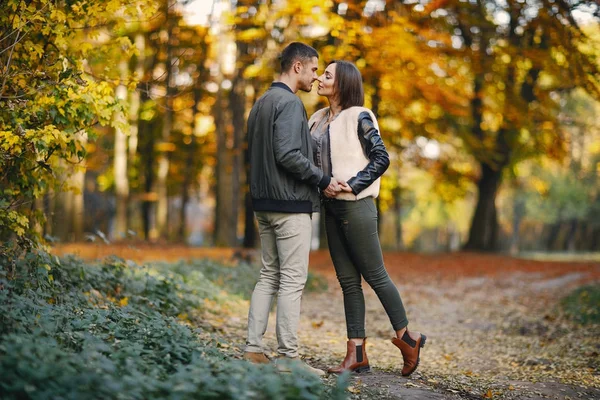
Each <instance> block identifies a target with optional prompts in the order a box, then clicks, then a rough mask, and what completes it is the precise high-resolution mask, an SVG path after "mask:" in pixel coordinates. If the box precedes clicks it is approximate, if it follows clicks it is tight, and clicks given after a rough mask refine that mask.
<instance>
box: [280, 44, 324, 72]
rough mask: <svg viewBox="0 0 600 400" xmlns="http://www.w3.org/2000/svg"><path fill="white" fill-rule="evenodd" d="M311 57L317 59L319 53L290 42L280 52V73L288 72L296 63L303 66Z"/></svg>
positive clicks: (307, 46) (308, 47)
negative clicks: (298, 62)
mask: <svg viewBox="0 0 600 400" xmlns="http://www.w3.org/2000/svg"><path fill="white" fill-rule="evenodd" d="M313 57H317V58H319V53H317V51H316V50H315V49H313V48H312V47H310V46H309V45H307V44H304V43H300V42H292V43H290V44H289V45H287V47H286V48H285V49H283V51H282V52H281V72H282V73H283V72H288V71H289V70H290V68H292V65H294V63H295V62H296V61H300V62H301V63H302V64H305V63H306V62H307V61H308V60H310V59H311V58H313Z"/></svg>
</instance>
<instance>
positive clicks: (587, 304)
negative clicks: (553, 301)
mask: <svg viewBox="0 0 600 400" xmlns="http://www.w3.org/2000/svg"><path fill="white" fill-rule="evenodd" d="M562 306H563V309H564V310H565V312H566V313H567V315H569V316H570V317H571V318H572V319H574V320H575V321H577V322H579V323H581V324H600V285H590V286H583V287H580V288H578V289H577V290H575V291H574V292H572V293H571V294H569V295H568V296H567V297H565V298H564V299H563V300H562Z"/></svg>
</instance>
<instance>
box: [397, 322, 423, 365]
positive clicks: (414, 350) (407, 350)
mask: <svg viewBox="0 0 600 400" xmlns="http://www.w3.org/2000/svg"><path fill="white" fill-rule="evenodd" d="M426 340H427V336H425V335H422V334H419V338H418V339H417V340H413V338H411V337H410V335H409V334H408V329H407V330H406V331H404V335H402V339H398V338H393V339H392V343H394V344H395V345H396V347H397V348H399V349H400V352H401V353H402V358H403V359H404V367H403V368H402V376H409V375H410V374H412V373H413V372H415V370H416V369H417V367H418V366H419V355H420V353H421V347H424V346H425V341H426Z"/></svg>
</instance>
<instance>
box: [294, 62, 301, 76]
mask: <svg viewBox="0 0 600 400" xmlns="http://www.w3.org/2000/svg"><path fill="white" fill-rule="evenodd" d="M292 68H293V69H294V72H295V73H297V74H299V73H300V71H302V61H299V60H298V61H296V62H295V63H294V66H293V67H292Z"/></svg>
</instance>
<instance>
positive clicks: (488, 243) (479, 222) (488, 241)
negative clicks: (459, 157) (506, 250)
mask: <svg viewBox="0 0 600 400" xmlns="http://www.w3.org/2000/svg"><path fill="white" fill-rule="evenodd" d="M501 178H502V171H501V170H500V171H498V170H494V169H492V168H491V167H490V166H489V165H488V164H485V163H481V177H480V178H479V181H478V182H477V191H478V197H477V206H476V208H475V214H473V219H472V221H471V228H470V230H469V239H468V241H467V243H466V244H465V247H464V248H465V250H475V251H495V250H496V249H497V248H496V245H497V243H496V241H497V237H498V233H497V231H498V220H497V215H496V194H497V192H498V188H499V187H500V182H501Z"/></svg>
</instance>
